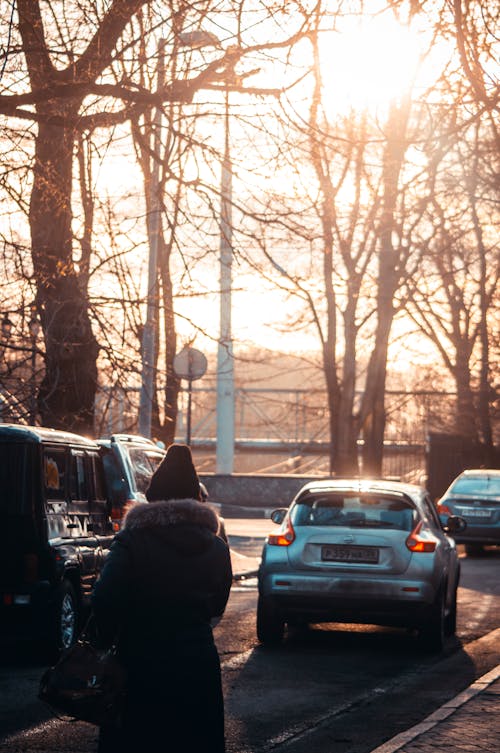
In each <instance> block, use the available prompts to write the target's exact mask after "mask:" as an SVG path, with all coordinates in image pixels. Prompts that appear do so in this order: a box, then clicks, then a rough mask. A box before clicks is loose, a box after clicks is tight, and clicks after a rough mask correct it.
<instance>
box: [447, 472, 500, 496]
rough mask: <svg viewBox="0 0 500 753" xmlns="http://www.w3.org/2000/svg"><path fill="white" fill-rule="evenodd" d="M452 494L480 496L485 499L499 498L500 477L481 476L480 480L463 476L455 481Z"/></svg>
mask: <svg viewBox="0 0 500 753" xmlns="http://www.w3.org/2000/svg"><path fill="white" fill-rule="evenodd" d="M452 490H453V494H481V495H484V496H485V497H500V477H498V476H483V477H481V478H479V477H477V478H474V477H471V476H464V478H459V479H457V480H456V481H455V483H454V484H453V486H452Z"/></svg>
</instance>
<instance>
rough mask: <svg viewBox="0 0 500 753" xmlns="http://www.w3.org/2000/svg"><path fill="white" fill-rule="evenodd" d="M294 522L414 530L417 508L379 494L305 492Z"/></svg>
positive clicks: (309, 524) (299, 502)
mask: <svg viewBox="0 0 500 753" xmlns="http://www.w3.org/2000/svg"><path fill="white" fill-rule="evenodd" d="M290 514H291V518H292V523H293V524H294V525H297V526H300V525H303V526H347V527H353V528H354V527H356V528H357V527H360V528H361V527H362V528H394V529H397V530H400V531H411V530H412V529H413V518H414V508H413V507H412V506H411V504H410V503H409V502H406V501H405V500H403V499H394V497H387V496H384V495H380V494H363V495H359V494H351V493H346V494H339V493H332V494H322V495H306V496H305V497H302V498H301V499H299V500H298V501H297V503H296V504H295V505H294V507H293V508H292V509H291V511H290Z"/></svg>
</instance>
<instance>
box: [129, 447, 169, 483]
mask: <svg viewBox="0 0 500 753" xmlns="http://www.w3.org/2000/svg"><path fill="white" fill-rule="evenodd" d="M129 457H130V463H131V465H132V471H133V474H134V478H135V484H136V488H137V491H138V492H142V493H143V494H144V493H145V491H146V489H147V488H148V486H149V482H150V481H151V476H152V475H153V473H154V471H155V469H156V467H157V466H158V465H159V463H160V461H161V459H162V456H161V455H160V456H158V455H157V454H154V453H151V452H148V451H147V450H143V449H138V448H136V447H131V448H130V450H129Z"/></svg>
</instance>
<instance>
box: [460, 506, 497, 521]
mask: <svg viewBox="0 0 500 753" xmlns="http://www.w3.org/2000/svg"><path fill="white" fill-rule="evenodd" d="M459 514H460V515H463V517H464V518H491V510H477V509H475V508H473V507H461V508H460V513H459Z"/></svg>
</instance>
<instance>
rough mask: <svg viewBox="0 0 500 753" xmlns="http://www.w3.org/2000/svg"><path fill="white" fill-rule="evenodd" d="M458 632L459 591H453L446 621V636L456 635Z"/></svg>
mask: <svg viewBox="0 0 500 753" xmlns="http://www.w3.org/2000/svg"><path fill="white" fill-rule="evenodd" d="M456 630H457V589H456V587H455V590H454V591H453V597H452V600H451V604H450V609H449V612H448V614H447V615H446V617H445V620H444V634H445V635H455V632H456Z"/></svg>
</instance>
